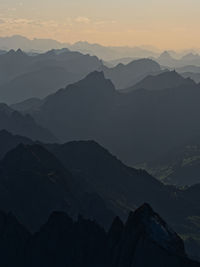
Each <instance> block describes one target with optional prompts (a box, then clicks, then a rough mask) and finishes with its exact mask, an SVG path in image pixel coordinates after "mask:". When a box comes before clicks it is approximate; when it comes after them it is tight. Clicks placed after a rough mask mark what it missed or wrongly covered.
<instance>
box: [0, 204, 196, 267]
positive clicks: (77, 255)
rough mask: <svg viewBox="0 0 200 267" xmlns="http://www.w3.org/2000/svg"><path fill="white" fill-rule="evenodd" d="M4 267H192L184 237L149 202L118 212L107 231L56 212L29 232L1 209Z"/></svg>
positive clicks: (1, 242) (87, 221)
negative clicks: (124, 219) (120, 215)
mask: <svg viewBox="0 0 200 267" xmlns="http://www.w3.org/2000/svg"><path fill="white" fill-rule="evenodd" d="M0 251H1V266H7V267H11V266H12V267H13V266H20V267H22V266H24V267H25V266H26V267H27V266H31V267H36V266H37V267H44V266H48V267H61V266H73V267H76V266H77V267H82V266H84V267H85V266H87V267H88V266H91V267H92V266H93V267H94V266H98V267H99V266H102V267H105V266H106V267H122V266H123V267H149V266H154V267H160V266H172V267H193V266H200V263H197V262H194V261H191V260H189V259H188V258H187V256H186V254H185V250H184V245H183V241H182V240H181V238H180V237H179V236H178V235H177V234H176V233H175V232H174V231H173V230H172V229H170V227H169V226H168V225H167V224H166V223H165V222H164V221H163V220H162V219H161V218H160V216H159V215H158V214H156V213H155V212H154V211H153V210H152V208H151V207H150V206H149V205H148V204H144V205H142V206H141V207H140V208H139V209H137V210H136V211H135V212H134V213H133V212H131V213H130V215H129V218H128V220H127V222H126V223H125V224H123V222H122V221H121V220H120V219H119V218H118V217H116V219H115V220H114V221H113V223H112V225H111V227H110V230H109V231H108V232H105V231H104V229H103V228H101V227H100V226H99V225H98V224H97V223H96V222H94V221H91V220H88V219H84V218H83V217H81V216H79V217H78V219H77V220H76V221H73V220H72V219H71V218H70V217H69V216H68V215H67V214H66V213H64V212H53V213H52V215H51V216H50V217H49V220H48V222H47V223H46V224H45V225H43V226H42V227H41V229H40V230H39V231H38V232H37V233H36V234H33V235H31V234H30V233H29V232H28V231H27V230H26V229H25V228H24V227H23V226H22V225H20V224H19V223H18V222H17V220H16V219H15V217H13V216H12V215H10V214H9V215H8V214H5V213H3V212H1V213H0Z"/></svg>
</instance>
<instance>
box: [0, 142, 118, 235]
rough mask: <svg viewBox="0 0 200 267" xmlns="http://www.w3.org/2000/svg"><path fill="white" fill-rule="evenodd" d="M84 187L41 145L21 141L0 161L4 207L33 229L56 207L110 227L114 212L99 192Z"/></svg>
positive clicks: (0, 182)
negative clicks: (26, 143) (107, 206)
mask: <svg viewBox="0 0 200 267" xmlns="http://www.w3.org/2000/svg"><path fill="white" fill-rule="evenodd" d="M84 188H86V186H85V185H84V182H83V181H82V180H81V179H80V178H79V177H76V176H74V175H72V174H71V172H70V171H68V170H67V169H66V168H64V167H63V165H62V164H61V163H60V161H59V160H58V159H57V158H56V157H55V156H54V155H53V154H51V153H50V152H49V151H47V150H46V149H44V148H43V147H42V146H40V145H38V144H34V145H25V144H20V145H18V146H17V147H15V148H14V149H13V150H11V151H9V152H8V153H7V154H6V155H5V156H4V158H3V159H2V160H1V161H0V192H1V196H0V198H1V204H0V209H1V210H4V211H6V212H7V211H9V212H12V213H13V214H15V216H16V217H17V219H18V220H19V221H20V222H21V223H22V224H23V225H25V226H26V227H27V228H28V229H31V230H32V231H35V230H37V228H38V227H39V226H40V225H42V224H43V223H44V222H45V221H46V220H47V218H48V216H49V215H50V213H51V212H53V211H54V210H57V211H66V212H68V213H69V214H71V216H76V215H77V214H79V213H80V214H84V215H85V216H87V217H91V218H93V219H96V220H98V222H99V223H101V224H103V225H104V226H108V225H109V224H110V222H111V220H112V218H113V216H114V213H112V212H111V211H109V209H107V208H106V205H105V204H104V201H103V200H102V199H101V198H100V197H99V196H98V195H97V194H95V192H91V193H88V192H87V191H86V189H84ZM91 203H92V204H93V205H94V207H95V208H96V209H97V210H95V209H94V208H93V206H92V204H91Z"/></svg>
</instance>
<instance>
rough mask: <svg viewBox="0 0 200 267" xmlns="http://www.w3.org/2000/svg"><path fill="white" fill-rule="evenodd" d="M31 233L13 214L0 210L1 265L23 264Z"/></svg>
mask: <svg viewBox="0 0 200 267" xmlns="http://www.w3.org/2000/svg"><path fill="white" fill-rule="evenodd" d="M30 238H31V234H30V233H29V232H28V230H27V229H26V228H25V227H24V226H22V225H21V224H20V223H19V222H18V221H17V219H16V218H15V216H13V215H12V214H10V213H5V212H2V211H0V250H1V259H0V263H1V266H7V267H11V266H24V264H25V251H26V248H27V244H28V241H29V239H30Z"/></svg>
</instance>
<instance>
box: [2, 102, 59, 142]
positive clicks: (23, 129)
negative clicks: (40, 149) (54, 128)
mask: <svg viewBox="0 0 200 267" xmlns="http://www.w3.org/2000/svg"><path fill="white" fill-rule="evenodd" d="M0 130H7V131H10V132H12V133H14V134H19V135H22V136H27V137H29V138H31V139H33V140H39V141H44V142H45V141H46V142H56V141H58V139H57V138H56V137H55V136H54V135H53V134H52V133H51V132H50V131H49V130H47V129H45V128H43V127H42V126H40V125H39V124H37V123H36V122H35V120H34V119H33V118H32V117H31V115H28V114H26V115H23V114H21V113H20V112H18V111H16V110H13V109H12V108H10V107H9V106H7V105H6V104H2V103H0Z"/></svg>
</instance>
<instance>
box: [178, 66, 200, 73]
mask: <svg viewBox="0 0 200 267" xmlns="http://www.w3.org/2000/svg"><path fill="white" fill-rule="evenodd" d="M176 71H177V72H179V73H184V72H192V73H200V66H193V65H189V66H188V65H187V66H184V67H180V68H176Z"/></svg>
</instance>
